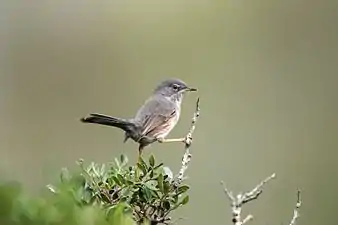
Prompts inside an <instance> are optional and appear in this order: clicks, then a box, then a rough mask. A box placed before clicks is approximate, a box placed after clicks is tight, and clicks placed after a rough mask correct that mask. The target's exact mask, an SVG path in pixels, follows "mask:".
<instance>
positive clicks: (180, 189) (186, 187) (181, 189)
mask: <svg viewBox="0 0 338 225" xmlns="http://www.w3.org/2000/svg"><path fill="white" fill-rule="evenodd" d="M189 189H190V187H189V186H188V185H182V186H180V187H179V188H177V194H183V193H184V192H186V191H188V190H189Z"/></svg>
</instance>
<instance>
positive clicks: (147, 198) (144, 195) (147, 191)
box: [142, 186, 152, 202]
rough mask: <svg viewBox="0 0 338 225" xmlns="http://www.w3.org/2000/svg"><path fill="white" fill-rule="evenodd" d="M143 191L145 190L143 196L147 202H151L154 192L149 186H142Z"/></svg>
mask: <svg viewBox="0 0 338 225" xmlns="http://www.w3.org/2000/svg"><path fill="white" fill-rule="evenodd" d="M142 192H143V196H142V197H143V198H144V199H145V200H146V202H149V201H150V200H151V197H152V194H151V192H150V190H149V188H147V187H146V186H145V187H143V188H142Z"/></svg>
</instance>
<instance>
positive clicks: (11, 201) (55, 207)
mask: <svg viewBox="0 0 338 225" xmlns="http://www.w3.org/2000/svg"><path fill="white" fill-rule="evenodd" d="M73 185H74V186H73ZM72 186H73V187H72ZM75 186H76V185H75V184H74V183H73V184H70V183H69V185H68V186H66V185H63V186H62V187H61V186H60V187H59V193H58V194H51V193H48V195H46V196H40V197H34V198H33V197H28V196H27V194H25V193H24V192H23V190H22V188H21V187H20V185H19V184H18V183H7V184H3V185H1V186H0V204H1V206H0V207H1V210H0V224H1V225H40V224H41V225H42V224H44V225H46V224H50V225H52V224H53V225H109V224H116V225H133V224H135V222H134V221H133V219H132V217H131V215H128V212H126V211H124V209H125V205H123V204H119V205H117V206H116V207H115V209H114V210H112V211H111V212H110V214H108V215H107V214H106V213H105V211H104V210H102V209H101V208H100V207H98V206H94V205H81V204H77V202H75V201H74V197H73V194H74V193H72V191H70V190H72V189H74V187H75Z"/></svg>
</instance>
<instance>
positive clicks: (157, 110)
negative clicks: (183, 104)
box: [135, 96, 177, 137]
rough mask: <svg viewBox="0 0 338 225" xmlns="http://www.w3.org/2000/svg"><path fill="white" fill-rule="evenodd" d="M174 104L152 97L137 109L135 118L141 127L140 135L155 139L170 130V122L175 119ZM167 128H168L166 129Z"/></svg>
mask: <svg viewBox="0 0 338 225" xmlns="http://www.w3.org/2000/svg"><path fill="white" fill-rule="evenodd" d="M176 116H177V112H176V107H175V103H173V102H171V101H169V100H168V99H165V98H163V97H162V98H161V96H160V97H157V96H153V97H151V98H150V99H148V100H147V101H146V102H145V103H144V105H143V106H142V107H141V108H140V109H139V111H138V112H137V114H136V116H135V120H137V121H138V122H139V123H140V125H141V126H142V128H143V129H142V135H145V136H152V137H157V134H159V133H162V132H165V131H162V129H163V130H166V129H169V131H170V130H171V128H170V126H171V125H170V120H172V119H174V118H176ZM168 126H169V127H168Z"/></svg>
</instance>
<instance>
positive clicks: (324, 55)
mask: <svg viewBox="0 0 338 225" xmlns="http://www.w3.org/2000/svg"><path fill="white" fill-rule="evenodd" d="M0 18H1V19H0V35H1V36H0V48H1V51H0V104H1V107H0V115H1V120H0V121H1V126H0V149H1V150H0V151H1V157H0V169H1V175H2V176H5V177H6V178H8V179H18V180H20V181H22V182H24V184H25V185H26V186H27V188H28V190H31V191H36V190H39V189H41V187H43V185H45V184H47V183H49V182H54V181H55V180H56V179H57V174H58V172H59V171H60V168H61V167H64V166H65V167H70V168H72V167H74V166H75V163H74V162H75V160H77V159H78V158H84V159H85V160H86V161H96V162H107V161H109V160H111V159H113V158H114V157H116V156H118V155H119V154H121V153H125V154H127V155H128V157H129V158H130V160H131V161H132V162H133V161H135V159H136V155H137V150H136V149H137V145H136V144H135V143H133V142H128V143H127V144H123V143H122V140H123V133H122V132H120V131H119V130H117V129H112V128H108V127H102V126H96V125H84V124H81V123H80V122H79V118H80V117H82V116H84V115H86V114H87V113H90V112H98V113H105V114H111V115H115V116H120V117H132V116H133V114H134V112H135V111H136V110H137V109H138V107H139V106H140V105H141V104H142V103H143V101H144V100H145V99H146V98H147V97H148V95H149V94H150V92H151V91H152V89H153V88H154V86H155V85H156V84H157V83H158V82H159V81H162V80H163V79H165V78H168V77H178V78H181V79H183V80H184V81H186V82H187V83H188V84H190V85H191V86H195V87H198V88H199V93H198V95H199V96H200V97H201V117H200V120H199V121H198V125H197V129H196V132H195V134H194V140H195V142H194V145H193V147H192V154H193V159H192V162H191V165H190V167H189V170H188V176H189V178H190V179H189V183H190V184H191V185H192V189H191V198H190V199H191V200H190V204H189V205H188V206H186V207H184V208H182V209H181V210H180V211H179V212H178V213H177V214H176V215H175V216H176V217H177V218H178V217H184V218H186V219H185V220H182V221H180V222H179V224H183V225H192V224H194V225H195V224H196V225H198V224H200V225H203V224H230V209H229V204H228V202H227V199H226V197H225V196H224V194H223V192H222V187H221V185H220V183H219V182H220V180H224V181H225V183H226V184H228V186H229V188H230V189H232V190H233V191H236V192H237V191H242V190H243V191H245V190H248V189H250V188H251V187H253V186H254V185H256V184H257V183H258V181H260V180H261V179H263V178H265V177H266V176H268V175H270V174H271V173H273V172H276V173H277V179H276V180H274V181H273V182H271V183H269V184H268V185H267V186H266V189H265V192H264V194H263V195H262V196H261V198H260V199H259V200H258V201H255V202H254V203H251V204H250V205H248V206H246V207H245V208H244V213H248V212H250V213H253V214H254V216H255V220H254V221H253V222H252V224H287V223H288V222H289V220H290V219H291V217H292V213H293V207H294V205H295V200H296V189H297V188H301V190H302V191H303V192H302V194H303V207H302V208H301V210H300V213H301V218H300V220H299V224H307V225H316V224H328V225H329V224H335V223H336V212H337V210H338V203H337V202H338V201H337V198H338V194H337V193H338V192H337V188H338V177H337V159H336V157H337V156H338V151H337V147H338V139H337V132H338V120H337V115H338V101H337V97H338V90H337V87H338V76H337V72H338V63H337V59H338V41H337V40H338V26H337V20H338V2H337V1H328V0H323V1H314V0H308V1H305V0H298V1H294V0H283V1H282V0H280V1H267V0H254V1H243V0H225V1H217V0H212V1H206V0H204V1H203V0H194V1H178V0H170V1H168V0H153V1H150V0H147V1H145V0H133V1H132V0H120V1H116V0H109V1H108V0H105V1H103V0H96V1H90V0H82V1H76V0H58V1H56V0H54V1H51V0H32V1H16V0H7V1H6V0H5V1H1V2H0ZM196 98H197V95H196V94H195V93H193V94H189V95H188V96H187V97H186V99H185V102H184V106H183V112H182V117H181V120H180V123H179V125H178V127H177V129H175V130H174V131H173V132H172V133H171V137H179V136H182V135H184V134H185V133H186V131H187V129H188V127H189V125H190V121H191V116H192V113H193V111H194V105H195V100H196ZM150 153H154V154H155V155H156V158H157V159H159V160H162V161H163V162H164V163H166V164H167V165H169V166H170V167H171V168H172V169H173V170H174V171H177V170H178V169H179V167H180V163H181V157H182V154H183V147H182V146H181V145H180V144H178V143H176V144H166V145H159V144H155V145H153V146H152V147H150V148H147V150H146V153H145V154H147V155H148V154H150ZM201 212H206V214H204V213H201Z"/></svg>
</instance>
